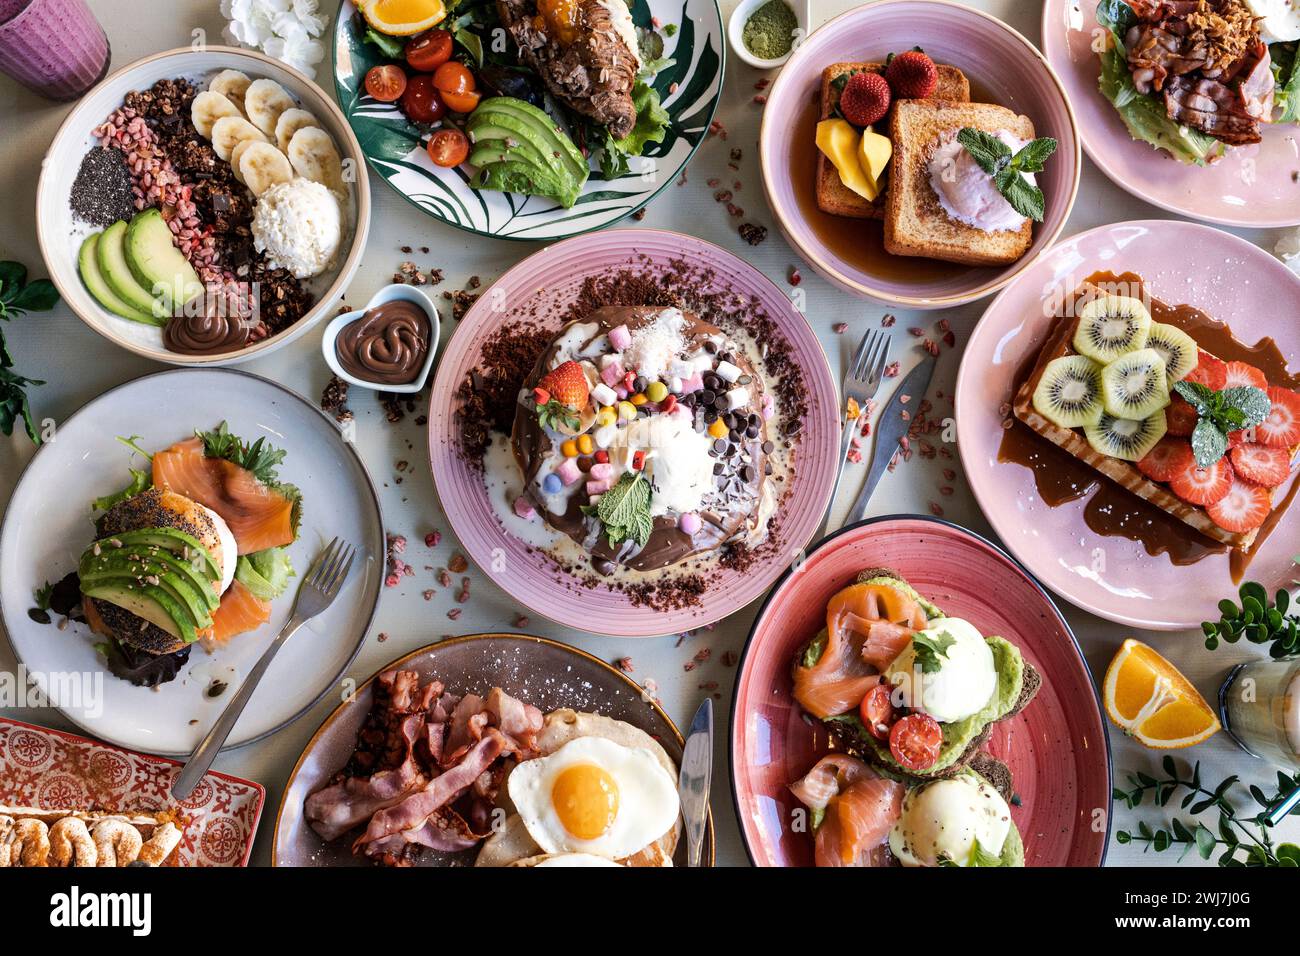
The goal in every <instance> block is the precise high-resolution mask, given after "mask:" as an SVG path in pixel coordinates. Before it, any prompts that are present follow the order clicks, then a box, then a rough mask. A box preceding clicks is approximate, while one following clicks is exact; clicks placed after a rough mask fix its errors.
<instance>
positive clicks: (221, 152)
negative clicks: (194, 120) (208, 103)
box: [212, 116, 270, 162]
mask: <svg viewBox="0 0 1300 956" xmlns="http://www.w3.org/2000/svg"><path fill="white" fill-rule="evenodd" d="M246 139H251V140H253V141H255V142H262V143H270V140H269V139H267V138H266V135H265V134H264V133H263V132H262V131H261V130H260V129H258V128H257V127H256V126H254V125H253V124H252V123H250V122H249V121H248V120H246V119H244V118H243V117H242V116H223V117H221V119H219V120H217V121H216V122H215V123H213V124H212V151H213V152H215V153H216V154H217V155H218V156H220V157H221V158H222V159H224V160H225V161H226V162H230V154H231V153H232V152H233V151H234V149H235V147H236V146H238V145H239V144H240V143H241V142H242V141H244V140H246Z"/></svg>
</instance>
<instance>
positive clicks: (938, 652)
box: [912, 631, 957, 674]
mask: <svg viewBox="0 0 1300 956" xmlns="http://www.w3.org/2000/svg"><path fill="white" fill-rule="evenodd" d="M956 643H957V639H956V638H955V637H953V636H952V635H951V634H949V633H948V632H947V631H940V632H939V633H938V634H924V633H921V632H918V633H916V634H914V635H913V636H912V648H913V650H914V651H915V652H916V662H917V664H919V665H920V667H921V672H922V673H925V674H933V673H934V672H935V671H937V670H939V669H940V668H941V667H942V666H943V661H942V658H945V657H947V655H948V648H950V647H952V646H953V645H954V644H956Z"/></svg>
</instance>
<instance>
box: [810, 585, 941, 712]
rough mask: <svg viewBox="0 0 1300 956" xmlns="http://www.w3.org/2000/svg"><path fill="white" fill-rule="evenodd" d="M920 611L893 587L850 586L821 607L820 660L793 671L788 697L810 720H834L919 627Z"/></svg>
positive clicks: (858, 698) (853, 703)
mask: <svg viewBox="0 0 1300 956" xmlns="http://www.w3.org/2000/svg"><path fill="white" fill-rule="evenodd" d="M925 624H926V619H925V612H924V611H923V610H922V609H921V606H920V605H919V604H917V603H916V601H914V600H912V599H911V598H910V597H908V596H907V595H906V594H904V593H903V592H901V591H899V590H898V589H897V588H892V587H889V586H888V585H884V584H854V585H852V586H850V587H847V588H845V589H844V590H842V591H840V592H839V593H838V594H836V595H835V596H834V597H833V598H831V600H830V603H829V604H827V606H826V630H825V632H824V634H825V637H824V638H822V637H821V635H819V639H820V640H822V641H823V647H822V650H821V656H820V657H818V658H817V660H816V662H815V663H813V664H811V665H810V666H804V664H803V661H802V660H801V661H799V662H798V665H797V666H796V667H795V670H794V697H795V700H797V701H798V702H799V703H800V705H802V707H803V709H804V710H806V711H808V713H810V714H812V715H813V716H814V717H834V716H836V715H837V714H844V713H847V712H848V711H850V710H852V709H853V708H855V707H857V706H858V704H860V703H862V698H863V697H865V696H866V695H867V692H868V691H869V690H871V688H872V687H874V686H875V685H876V684H878V683H879V682H880V679H879V677H878V675H879V674H880V673H881V672H882V671H884V670H885V668H887V667H888V666H889V664H890V662H891V661H893V659H894V658H895V657H897V656H898V655H899V654H900V653H902V651H903V650H904V649H905V648H906V647H907V642H908V641H910V640H911V639H912V635H913V634H915V633H916V631H918V630H920V629H921V628H923V627H925Z"/></svg>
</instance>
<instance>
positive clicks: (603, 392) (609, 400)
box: [591, 382, 618, 405]
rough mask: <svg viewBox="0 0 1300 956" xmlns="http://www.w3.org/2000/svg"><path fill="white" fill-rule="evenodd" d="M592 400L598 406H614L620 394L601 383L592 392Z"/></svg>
mask: <svg viewBox="0 0 1300 956" xmlns="http://www.w3.org/2000/svg"><path fill="white" fill-rule="evenodd" d="M591 398H592V401H594V402H595V403H596V404H597V405H613V404H614V403H615V402H617V401H618V393H617V392H616V391H614V390H613V389H612V388H610V387H609V386H608V385H606V384H605V383H604V382H601V383H600V384H599V385H597V386H596V387H595V388H593V389H592V390H591Z"/></svg>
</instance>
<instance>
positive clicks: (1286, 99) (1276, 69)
mask: <svg viewBox="0 0 1300 956" xmlns="http://www.w3.org/2000/svg"><path fill="white" fill-rule="evenodd" d="M1268 52H1269V54H1270V56H1271V57H1272V59H1273V77H1274V79H1275V80H1276V82H1277V91H1276V93H1274V95H1273V122H1275V123H1300V42H1292V43H1274V44H1273V45H1272V46H1270V47H1269V48H1268Z"/></svg>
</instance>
